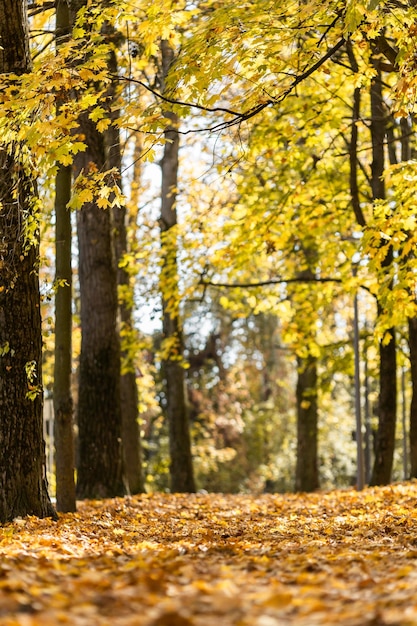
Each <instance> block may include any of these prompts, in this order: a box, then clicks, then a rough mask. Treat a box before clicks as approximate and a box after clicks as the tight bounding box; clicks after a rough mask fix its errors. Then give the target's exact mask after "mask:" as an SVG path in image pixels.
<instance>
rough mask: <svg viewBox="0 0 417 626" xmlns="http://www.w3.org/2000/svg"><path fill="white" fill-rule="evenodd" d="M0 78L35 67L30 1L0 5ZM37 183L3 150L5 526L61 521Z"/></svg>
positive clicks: (1, 457) (0, 256)
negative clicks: (51, 467)
mask: <svg viewBox="0 0 417 626" xmlns="http://www.w3.org/2000/svg"><path fill="white" fill-rule="evenodd" d="M0 41H1V46H2V47H1V49H0V72H1V73H2V74H7V73H16V74H22V73H24V72H25V71H28V70H29V69H30V56H29V47H28V32H27V16H26V2H23V1H22V0H20V1H18V0H0ZM35 199H36V183H35V181H34V180H33V179H32V177H31V172H30V158H29V155H27V160H26V161H25V152H24V148H23V147H21V148H20V150H19V156H17V155H16V154H15V153H14V152H13V150H12V147H11V146H10V145H9V146H5V145H1V144H0V233H1V240H0V450H1V453H0V484H1V490H0V523H5V522H8V521H11V520H12V519H13V518H14V517H17V516H24V515H36V516H38V517H46V516H54V517H55V516H56V514H55V511H54V508H53V506H52V505H51V502H50V500H49V496H48V493H47V487H46V474H45V446H44V441H43V436H42V433H43V429H42V399H43V395H42V365H41V364H42V334H41V316H40V296H39V280H38V273H37V269H38V261H39V259H38V241H37V240H34V241H28V240H27V239H26V236H27V235H26V233H25V220H26V219H27V218H28V216H30V217H31V218H35V219H36V214H35V208H34V206H35V202H34V201H35Z"/></svg>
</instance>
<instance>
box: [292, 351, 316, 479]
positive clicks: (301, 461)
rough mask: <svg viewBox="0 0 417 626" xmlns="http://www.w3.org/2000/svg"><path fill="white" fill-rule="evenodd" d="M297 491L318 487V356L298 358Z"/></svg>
mask: <svg viewBox="0 0 417 626" xmlns="http://www.w3.org/2000/svg"><path fill="white" fill-rule="evenodd" d="M297 361H298V378H297V389H296V398H297V465H296V472H295V489H296V491H315V490H316V489H318V488H319V473H318V460H317V456H318V454H317V446H318V414H317V413H318V409H317V359H316V358H314V357H312V356H310V357H308V358H306V359H298V360H297Z"/></svg>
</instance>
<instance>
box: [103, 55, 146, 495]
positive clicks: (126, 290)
mask: <svg viewBox="0 0 417 626" xmlns="http://www.w3.org/2000/svg"><path fill="white" fill-rule="evenodd" d="M109 68H110V71H111V73H112V74H117V59H116V54H115V52H114V51H112V52H110V58H109ZM109 96H110V101H111V103H114V102H115V100H116V97H117V88H116V85H115V84H114V83H112V84H111V85H110V88H109ZM117 115H118V112H117V110H114V111H113V113H112V117H113V119H116V117H117ZM105 141H106V157H107V163H106V168H108V169H110V168H115V169H116V170H117V171H118V172H121V167H122V157H121V152H120V133H119V128H118V127H117V125H112V126H110V127H109V129H108V130H107V131H106V136H105ZM126 219H127V210H126V207H125V206H123V207H115V208H114V210H113V228H114V245H115V254H116V265H117V284H118V286H119V314H120V322H121V330H122V331H123V332H124V336H125V337H126V339H125V341H126V343H128V342H129V337H131V335H132V333H133V319H132V307H133V293H132V292H133V287H132V285H131V279H130V276H129V273H128V272H127V271H126V269H125V268H124V267H120V261H121V259H122V258H123V256H124V255H125V254H126V252H127V251H128V241H127V228H126ZM121 345H122V350H121V361H122V370H121V378H120V397H121V413H122V447H123V462H124V471H125V479H126V482H127V485H128V488H129V492H130V493H131V494H135V493H142V492H143V491H144V484H143V475H142V450H141V441H140V428H139V406H138V405H139V399H138V388H137V384H136V369H135V363H134V361H133V359H132V358H130V353H129V352H130V351H129V346H128V345H127V346H126V347H123V338H122V339H121Z"/></svg>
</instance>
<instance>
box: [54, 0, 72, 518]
mask: <svg viewBox="0 0 417 626" xmlns="http://www.w3.org/2000/svg"><path fill="white" fill-rule="evenodd" d="M69 30H70V16H69V9H68V5H67V2H66V0H59V1H58V2H57V5H56V37H57V42H58V45H59V42H60V41H62V39H63V38H65V37H67V36H68V34H69ZM61 104H62V103H61ZM57 113H58V114H59V104H58V110H57ZM71 189H72V167H71V166H70V165H64V164H62V163H59V164H58V171H57V174H56V179H55V221H56V226H55V229H56V230H55V250H56V252H55V266H56V283H57V284H56V292H55V359H54V391H53V400H54V428H55V433H54V434H55V437H54V440H55V465H56V501H57V509H58V511H63V512H69V511H75V509H76V503H75V477H74V463H75V451H74V425H73V402H72V391H71V372H72V268H71V239H72V228H71V211H70V209H69V208H68V204H69V202H70V199H71Z"/></svg>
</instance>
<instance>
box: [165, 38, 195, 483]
mask: <svg viewBox="0 0 417 626" xmlns="http://www.w3.org/2000/svg"><path fill="white" fill-rule="evenodd" d="M161 52H162V70H161V75H162V81H161V82H162V83H164V78H165V76H166V74H167V71H168V68H169V66H170V64H171V62H172V59H173V50H172V49H171V48H170V47H169V44H168V42H166V41H162V44H161ZM167 117H168V119H169V120H170V126H169V127H168V128H167V130H166V131H165V138H166V140H167V142H166V144H165V146H164V154H163V157H162V160H161V170H162V190H161V220H160V224H161V252H162V256H163V267H162V271H161V282H160V284H161V293H162V308H163V334H164V339H165V340H166V341H167V342H169V345H171V347H172V349H171V351H170V354H169V355H168V357H167V358H165V359H164V361H163V374H164V379H165V393H166V412H167V417H168V424H169V448H170V457H171V466H170V476H171V490H172V491H173V492H193V491H195V482H194V473H193V464H192V455H191V438H190V428H189V422H188V413H187V404H186V393H185V376H184V368H183V366H182V364H181V358H182V356H183V352H184V346H183V337H182V328H181V320H180V311H179V293H178V272H177V244H176V237H175V226H176V224H177V211H176V208H175V202H176V190H177V185H178V151H179V135H178V133H177V132H176V127H177V125H178V119H177V118H176V116H175V115H174V114H172V113H170V114H167ZM168 283H169V285H170V290H169V293H168V289H167V284H168Z"/></svg>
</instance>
